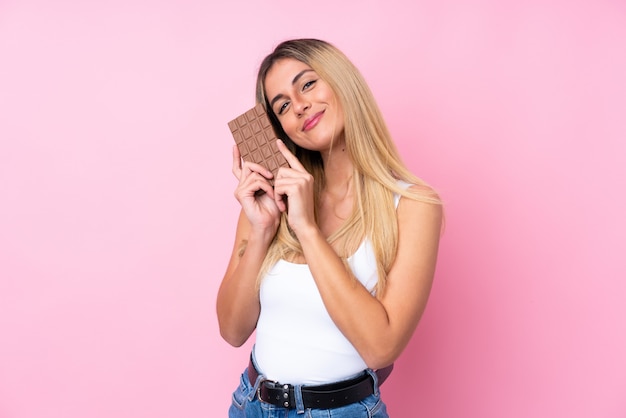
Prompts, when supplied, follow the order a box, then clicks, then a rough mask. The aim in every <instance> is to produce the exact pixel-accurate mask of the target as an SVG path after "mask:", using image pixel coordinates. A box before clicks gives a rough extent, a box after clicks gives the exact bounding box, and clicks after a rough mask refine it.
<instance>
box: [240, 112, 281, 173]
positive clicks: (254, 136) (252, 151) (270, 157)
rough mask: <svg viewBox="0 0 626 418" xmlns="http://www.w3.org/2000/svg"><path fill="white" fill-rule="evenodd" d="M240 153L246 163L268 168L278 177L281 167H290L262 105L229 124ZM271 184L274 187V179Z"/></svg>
mask: <svg viewBox="0 0 626 418" xmlns="http://www.w3.org/2000/svg"><path fill="white" fill-rule="evenodd" d="M228 127H229V128H230V131H231V133H232V134H233V138H234V139H235V143H236V144H237V147H238V148H239V153H240V154H241V158H243V160H244V161H252V162H255V163H257V164H260V165H262V166H263V167H265V168H267V169H268V170H270V171H271V172H272V174H274V177H275V176H276V173H277V172H278V169H279V168H280V167H288V166H289V164H288V163H287V160H286V159H285V157H284V156H283V154H281V152H280V151H279V150H278V147H277V146H276V139H278V137H277V135H276V132H274V128H273V127H272V124H271V123H270V120H269V117H268V116H267V113H266V112H265V108H264V107H263V105H262V104H260V103H259V104H257V105H256V106H254V107H253V108H252V109H250V110H248V111H247V112H245V113H243V114H241V115H239V116H237V117H236V118H235V119H233V120H231V121H230V122H228ZM270 183H271V184H272V185H274V181H273V179H270Z"/></svg>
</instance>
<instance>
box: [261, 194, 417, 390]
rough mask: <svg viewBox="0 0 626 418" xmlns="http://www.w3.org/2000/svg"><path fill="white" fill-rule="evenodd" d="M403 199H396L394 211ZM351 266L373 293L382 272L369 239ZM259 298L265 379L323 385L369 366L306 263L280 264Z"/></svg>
mask: <svg viewBox="0 0 626 418" xmlns="http://www.w3.org/2000/svg"><path fill="white" fill-rule="evenodd" d="M402 184H404V182H402ZM405 185H406V186H407V187H408V186H409V185H408V184H405ZM399 199H400V197H399V196H398V195H396V196H395V204H396V207H397V205H398V202H399ZM348 264H349V265H350V267H351V269H352V272H353V274H354V275H355V277H356V278H357V279H358V280H359V282H361V283H362V284H363V286H365V288H366V289H367V290H369V291H370V292H371V293H373V292H374V287H375V286H376V282H377V281H378V272H377V269H376V260H375V257H374V251H373V249H372V247H371V244H370V241H369V240H367V239H366V240H365V241H363V243H362V244H361V245H360V246H359V248H358V249H357V250H356V252H355V253H354V254H353V255H352V256H351V257H349V258H348ZM260 300H261V313H260V316H259V321H258V323H257V329H256V343H255V347H254V356H255V360H256V363H257V365H258V367H259V371H260V372H261V373H262V374H264V375H265V376H266V378H267V379H270V380H275V381H278V382H281V383H290V384H294V385H301V384H322V383H328V382H335V381H338V380H343V379H346V378H349V377H351V376H354V375H356V374H358V373H360V372H361V371H363V370H365V369H366V368H367V365H366V364H365V362H364V361H363V359H362V358H361V356H360V355H359V353H358V352H357V351H356V349H355V348H354V346H353V345H352V344H351V343H350V342H349V341H348V339H347V338H346V337H344V335H343V334H342V333H341V331H340V330H339V328H337V326H336V325H335V323H334V322H333V320H332V319H331V318H330V316H329V315H328V312H327V311H326V308H325V306H324V303H323V301H322V297H321V295H320V293H319V291H318V289H317V286H316V284H315V280H314V279H313V276H312V275H311V271H310V270H309V266H308V265H307V264H295V263H290V262H288V261H285V260H279V261H278V262H277V263H276V264H275V265H274V267H273V268H272V269H271V270H270V271H269V272H268V274H267V275H266V276H265V277H264V278H263V281H262V282H261V290H260Z"/></svg>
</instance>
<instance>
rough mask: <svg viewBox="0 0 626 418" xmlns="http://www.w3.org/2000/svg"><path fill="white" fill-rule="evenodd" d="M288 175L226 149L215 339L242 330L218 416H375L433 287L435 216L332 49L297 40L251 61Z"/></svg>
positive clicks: (432, 203)
mask: <svg viewBox="0 0 626 418" xmlns="http://www.w3.org/2000/svg"><path fill="white" fill-rule="evenodd" d="M257 101H258V102H259V103H263V104H264V106H265V107H266V109H267V111H268V114H269V116H270V119H271V121H272V123H273V125H274V127H275V129H276V131H277V132H278V133H279V136H280V137H281V139H282V141H278V148H279V150H280V152H281V153H282V154H283V155H284V156H285V158H286V159H287V161H288V163H289V167H284V168H281V169H280V170H279V171H278V173H277V175H276V178H274V179H273V180H274V187H272V186H271V185H270V182H269V181H268V180H269V179H272V177H273V176H272V173H271V172H269V171H268V170H266V169H264V168H263V167H261V166H260V165H257V164H254V163H250V162H244V163H242V162H241V159H240V153H239V151H238V149H237V147H234V150H233V173H234V174H235V176H236V177H237V179H238V180H239V184H238V185H237V188H236V190H235V197H236V198H237V200H238V201H239V202H240V204H241V207H242V211H241V214H240V216H239V221H238V224H237V230H236V233H235V248H234V249H233V253H232V256H231V259H230V262H229V264H228V267H227V270H226V273H225V275H224V278H223V280H222V284H221V286H220V290H219V294H218V298H217V313H218V319H219V324H220V332H221V334H222V337H223V338H224V339H225V340H226V341H227V342H228V343H230V344H232V345H233V346H240V345H242V344H243V343H244V342H246V340H247V339H248V338H249V337H250V335H251V334H252V333H253V331H254V330H255V329H256V341H255V346H254V350H253V353H252V355H251V361H250V364H249V366H248V368H247V369H246V371H245V372H244V373H243V374H242V376H241V384H240V386H239V388H238V389H237V390H236V391H235V393H234V394H233V404H232V406H231V408H230V415H229V416H230V417H257V416H259V417H260V416H269V415H271V416H274V415H272V414H276V416H279V414H280V416H281V417H283V416H285V417H286V416H290V417H291V416H293V417H297V416H304V415H302V414H305V413H306V414H307V415H306V416H307V417H318V416H319V417H322V416H324V417H326V416H330V411H329V410H332V416H333V417H342V416H345V417H387V416H388V415H387V412H386V407H385V404H384V403H383V401H382V400H381V399H380V393H379V389H378V388H379V385H380V384H381V383H382V380H384V378H385V377H386V374H388V372H389V371H390V365H392V364H393V362H394V361H395V360H396V359H397V358H398V356H399V355H400V354H401V353H402V350H403V349H404V348H405V347H406V345H407V343H408V342H409V340H410V338H411V335H412V334H413V332H414V330H415V328H416V326H417V324H418V321H419V319H420V317H421V315H422V312H423V310H424V308H425V306H426V302H427V299H428V295H429V292H430V288H431V283H432V280H433V275H434V271H435V264H436V258H437V249H438V244H439V235H440V229H441V222H442V207H441V203H440V201H439V198H438V196H437V194H436V193H435V192H434V191H433V190H432V189H431V188H430V187H428V186H427V185H426V184H425V183H424V182H422V181H421V180H419V179H418V178H416V177H415V176H414V175H413V174H411V173H410V172H409V171H408V170H407V168H406V167H405V166H404V165H403V163H402V162H401V160H400V158H399V156H398V153H397V151H396V149H395V147H394V145H393V142H392V140H391V137H390V134H389V132H388V130H387V128H386V126H385V123H384V121H383V119H382V116H381V114H380V111H379V109H378V107H377V105H376V103H375V101H374V98H373V96H372V94H371V92H370V90H369V88H368V87H367V85H366V83H365V81H364V80H363V78H362V76H361V75H360V74H359V72H358V70H357V69H356V68H355V67H354V65H353V64H352V63H351V62H350V61H349V60H348V59H347V58H346V57H345V55H343V54H342V53H341V52H340V51H339V50H338V49H337V48H335V47H334V46H332V45H330V44H328V43H327V42H324V41H319V40H314V39H299V40H291V41H286V42H283V43H282V44H280V45H279V46H278V47H277V48H276V49H275V50H274V52H273V53H272V54H270V55H268V56H267V57H266V58H265V60H264V61H263V62H262V64H261V67H260V69H259V73H258V79H257Z"/></svg>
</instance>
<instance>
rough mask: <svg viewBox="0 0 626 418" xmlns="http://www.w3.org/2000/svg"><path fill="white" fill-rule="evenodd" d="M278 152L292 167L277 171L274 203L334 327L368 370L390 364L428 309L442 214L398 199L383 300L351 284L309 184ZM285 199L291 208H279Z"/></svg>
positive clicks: (293, 162) (298, 167) (428, 206)
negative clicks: (299, 249)
mask: <svg viewBox="0 0 626 418" xmlns="http://www.w3.org/2000/svg"><path fill="white" fill-rule="evenodd" d="M279 149H281V151H282V152H283V155H285V158H287V161H288V162H289V165H290V168H289V169H284V168H281V169H280V170H279V172H278V176H277V178H276V183H275V199H276V201H277V206H278V207H279V209H280V210H281V211H287V212H288V222H289V225H290V226H291V228H292V229H293V231H294V232H295V233H296V235H297V237H298V240H299V241H300V244H301V245H302V249H303V253H304V258H305V259H306V262H307V264H308V265H309V268H310V270H311V274H312V275H313V278H314V280H315V283H316V285H317V288H318V290H319V292H320V294H321V297H322V300H323V301H324V305H325V306H326V309H327V310H328V313H329V315H330V317H331V318H332V319H333V321H334V322H335V324H336V325H337V327H338V328H339V329H340V330H341V332H342V333H343V334H344V335H345V336H346V338H347V339H348V340H349V341H350V342H351V343H352V345H354V347H355V348H356V349H357V351H358V352H359V354H360V355H361V357H363V359H364V360H365V362H366V364H367V365H368V367H371V368H380V367H384V366H387V365H389V364H390V363H392V362H393V361H395V360H396V358H397V357H398V356H399V355H400V353H401V352H402V350H403V349H404V348H405V347H406V345H407V344H408V342H409V340H410V338H411V335H412V334H413V332H414V331H415V328H416V327H417V324H418V322H419V320H420V318H421V315H422V313H423V311H424V308H425V307H426V302H427V300H428V296H429V293H430V288H431V285H432V281H433V276H434V272H435V264H436V261H437V252H438V247H439V235H440V230H441V222H442V209H441V207H440V206H438V205H434V204H428V203H423V202H418V201H415V200H412V199H409V198H403V199H401V200H400V204H399V206H398V208H397V214H398V227H399V236H398V252H397V255H396V259H395V261H394V263H393V266H392V267H391V270H390V271H389V273H388V276H387V287H386V291H385V293H384V295H382V297H381V298H376V297H374V296H372V295H371V294H370V293H369V291H368V290H367V289H366V288H365V287H364V286H363V285H362V284H361V283H359V282H358V281H356V280H354V278H353V277H352V275H351V274H350V272H348V271H347V270H346V268H345V266H344V264H343V262H342V261H341V259H340V258H339V256H338V255H337V254H336V253H335V251H334V249H333V248H332V247H331V245H330V244H328V242H327V240H326V239H325V237H324V235H323V233H322V232H321V231H320V229H319V227H318V225H317V224H316V222H315V219H314V214H313V210H312V207H313V199H312V196H313V184H312V183H313V182H312V177H311V175H310V174H309V173H307V172H306V170H305V169H304V167H303V166H302V165H301V164H300V162H299V161H298V160H297V158H296V157H295V156H293V155H292V154H291V153H290V152H289V151H288V150H287V149H286V147H284V145H282V144H279ZM283 196H287V197H288V202H289V205H288V207H287V205H285V204H284V203H283V200H282V197H283Z"/></svg>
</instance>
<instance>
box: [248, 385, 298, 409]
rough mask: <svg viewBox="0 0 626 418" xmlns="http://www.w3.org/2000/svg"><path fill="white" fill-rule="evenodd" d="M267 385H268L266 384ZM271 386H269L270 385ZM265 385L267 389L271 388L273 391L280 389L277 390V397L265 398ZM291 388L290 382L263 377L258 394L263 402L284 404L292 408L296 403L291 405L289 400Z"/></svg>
mask: <svg viewBox="0 0 626 418" xmlns="http://www.w3.org/2000/svg"><path fill="white" fill-rule="evenodd" d="M266 385H267V386H266ZM270 385H271V387H268V386H270ZM262 386H265V387H266V388H267V389H271V390H273V391H280V392H279V393H276V392H275V399H268V400H266V399H263V396H262V395H261V387H262ZM290 389H291V385H289V384H281V383H278V382H276V381H274V380H268V379H261V381H260V382H259V386H258V387H257V390H256V394H257V397H258V398H259V400H260V401H261V402H265V403H269V404H272V405H276V406H282V407H284V408H292V407H293V406H294V405H291V403H290V402H289V390H290Z"/></svg>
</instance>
